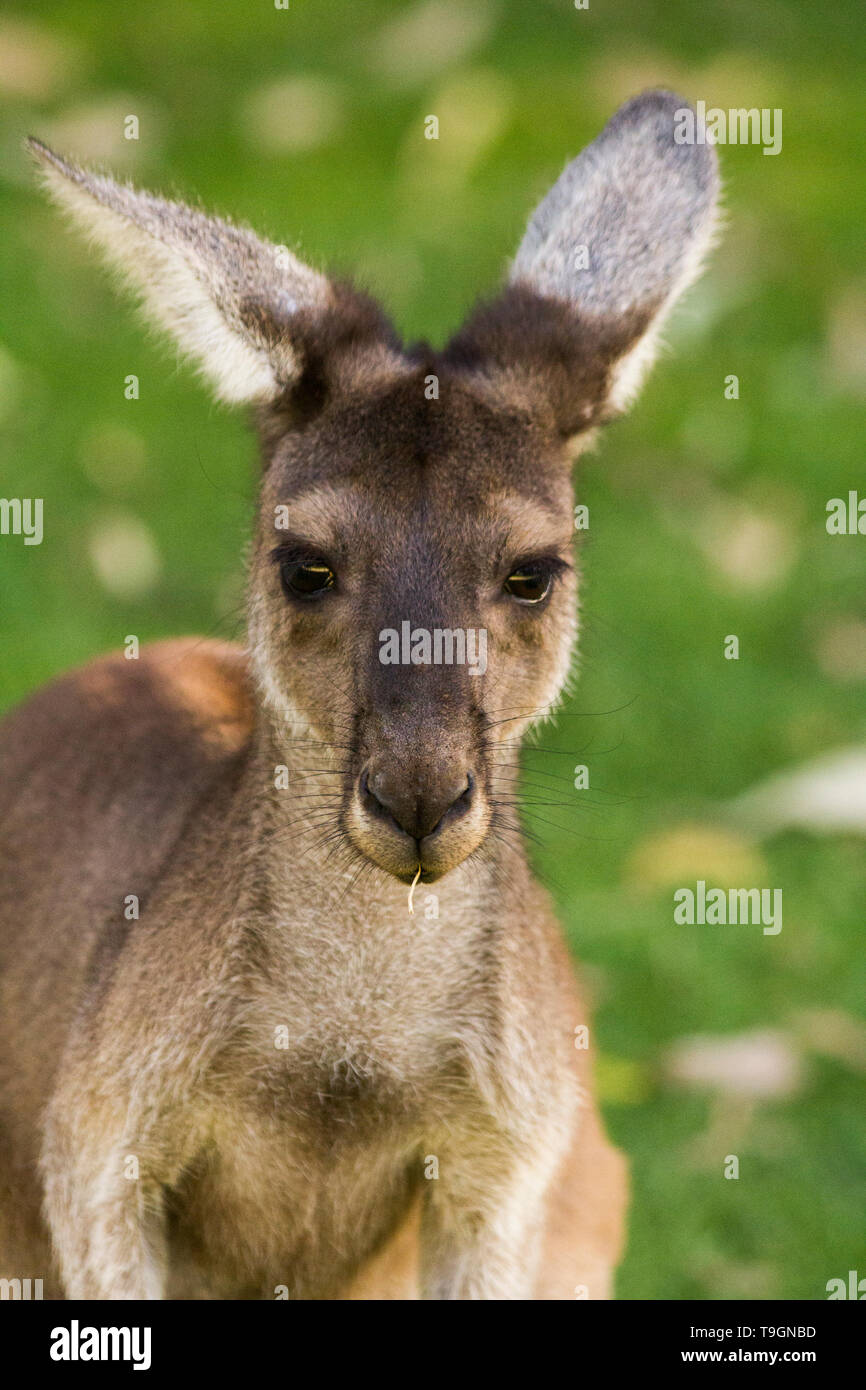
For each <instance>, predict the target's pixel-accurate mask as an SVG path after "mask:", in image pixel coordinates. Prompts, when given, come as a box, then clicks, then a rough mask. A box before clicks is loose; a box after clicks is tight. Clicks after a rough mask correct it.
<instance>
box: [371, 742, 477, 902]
mask: <svg viewBox="0 0 866 1390" xmlns="http://www.w3.org/2000/svg"><path fill="white" fill-rule="evenodd" d="M483 784H484V777H483V772H482V770H481V768H480V767H479V766H478V764H477V762H476V761H475V760H474V759H473V758H472V757H471V755H470V754H469V753H467V752H465V751H457V750H455V749H453V747H452V746H450V744H449V740H448V739H447V738H444V737H443V739H442V743H441V746H440V747H438V748H435V749H427V750H426V751H424V750H419V749H418V748H417V746H416V747H415V748H414V750H412V751H409V750H408V749H407V745H406V741H405V740H402V739H400V740H394V741H393V742H392V743H391V744H390V745H386V746H385V747H384V748H382V749H380V750H379V751H377V752H374V753H373V754H372V755H371V756H370V757H369V758H368V759H367V761H366V763H365V764H364V766H363V768H362V769H361V772H360V773H359V774H358V777H357V779H356V783H355V788H354V792H353V795H352V798H351V803H350V806H349V811H348V816H347V825H348V829H349V834H350V836H351V838H352V840H353V841H354V843H355V845H356V846H357V848H358V849H360V850H361V851H362V852H363V853H364V854H365V855H366V856H367V858H368V859H372V860H373V862H374V863H376V864H378V865H379V866H380V868H383V869H386V870H387V871H388V873H391V874H394V876H395V877H396V878H400V879H402V880H403V881H404V882H411V880H412V879H413V878H414V877H415V876H416V874H417V872H418V868H419V866H420V868H421V878H422V881H423V882H425V883H432V882H433V880H434V879H437V878H441V876H442V875H443V874H445V873H447V872H448V871H449V869H453V868H455V867H456V865H457V864H459V863H461V862H462V860H464V859H465V858H466V857H467V855H469V854H471V853H472V851H473V850H474V849H476V848H477V846H478V845H479V844H480V843H481V841H482V840H483V838H484V836H485V834H486V833H487V827H488V823H489V809H488V804H487V797H486V795H485V793H484V788H483Z"/></svg>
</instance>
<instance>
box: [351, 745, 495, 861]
mask: <svg viewBox="0 0 866 1390" xmlns="http://www.w3.org/2000/svg"><path fill="white" fill-rule="evenodd" d="M476 785H477V783H476V779H475V775H474V774H473V772H472V771H471V769H470V768H468V767H467V766H466V765H465V763H463V762H461V761H459V760H457V761H455V760H453V759H451V758H446V759H445V760H444V761H442V762H439V763H436V762H432V763H430V762H428V763H427V764H426V765H425V766H423V767H420V768H413V769H406V768H405V767H402V768H401V767H399V766H397V765H396V764H394V763H389V761H388V760H387V759H386V758H383V757H379V758H374V759H372V760H371V761H370V762H369V763H368V764H367V766H366V767H365V768H364V770H363V772H362V773H361V777H360V794H361V798H362V801H363V804H364V806H365V808H366V809H367V811H368V812H369V813H370V815H373V816H379V817H381V818H382V819H384V820H388V821H391V822H393V823H394V824H395V825H396V826H397V828H398V829H399V830H402V831H403V833H404V834H406V835H408V836H409V838H410V839H412V840H416V841H417V842H418V843H419V844H420V843H421V841H423V840H425V839H426V838H427V837H428V836H429V835H434V834H435V833H436V832H437V831H438V830H440V829H442V828H444V826H445V824H446V822H453V821H456V820H457V819H459V817H461V816H465V815H466V814H467V813H468V812H469V810H470V808H471V806H472V801H473V796H474V792H475V787H476Z"/></svg>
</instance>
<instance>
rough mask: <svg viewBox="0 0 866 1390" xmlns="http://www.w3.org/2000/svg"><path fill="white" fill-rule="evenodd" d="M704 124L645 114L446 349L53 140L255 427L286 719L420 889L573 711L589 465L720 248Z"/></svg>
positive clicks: (586, 157) (256, 610) (265, 686)
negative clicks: (580, 529) (326, 752)
mask: <svg viewBox="0 0 866 1390" xmlns="http://www.w3.org/2000/svg"><path fill="white" fill-rule="evenodd" d="M684 105H685V103H683V102H682V101H681V100H680V99H679V98H677V97H675V96H673V95H672V94H670V93H662V92H654V93H648V94H646V95H644V96H641V97H638V98H636V99H635V100H633V101H631V102H629V103H628V104H627V105H625V106H624V107H622V109H621V110H620V111H619V112H618V113H617V114H616V115H615V116H614V118H613V119H612V120H611V122H610V123H609V124H608V125H607V127H606V128H605V130H604V131H603V132H602V134H601V135H600V136H599V137H598V139H596V140H595V141H594V143H593V144H592V145H590V146H589V147H588V148H587V149H586V150H584V152H583V153H582V154H581V155H580V156H579V157H578V158H577V159H575V160H574V161H573V162H572V163H571V164H569V165H568V166H567V168H566V169H565V172H564V173H563V174H562V176H561V177H560V178H559V180H558V181H557V183H556V184H555V185H554V187H553V188H552V189H551V191H550V192H549V193H548V194H547V196H546V197H545V198H544V200H543V201H542V203H541V204H540V205H539V207H538V208H537V209H536V211H535V213H534V214H533V216H532V218H531V220H530V222H529V226H528V228H527V231H526V234H525V236H524V238H523V241H522V242H521V245H520V247H519V249H518V252H517V255H516V257H515V260H514V263H513V265H512V268H511V273H510V277H509V281H508V284H507V286H506V288H505V289H504V290H503V291H502V292H501V293H500V294H499V296H498V297H496V298H494V299H493V300H491V301H490V302H488V303H487V304H485V305H483V306H482V307H481V308H479V309H478V310H476V311H475V313H474V314H473V315H472V316H471V317H470V318H469V320H468V322H467V323H466V324H465V325H464V327H463V328H462V329H461V330H460V332H459V333H458V334H457V335H456V336H455V337H454V338H453V339H452V341H451V342H450V343H449V344H448V345H447V346H446V347H445V348H444V350H442V351H433V350H432V349H429V348H428V347H426V346H423V345H422V346H419V347H413V348H408V349H404V348H403V347H402V346H401V344H400V343H399V341H398V339H397V337H396V335H395V333H394V331H393V329H392V328H391V326H390V324H389V323H388V321H387V319H386V318H385V317H384V315H383V314H382V313H381V312H380V311H379V309H378V308H377V307H376V306H375V305H374V304H373V303H372V302H371V301H370V300H368V299H367V298H366V297H365V296H363V295H361V294H359V293H358V292H356V291H355V290H353V289H352V288H351V287H349V286H345V285H342V284H339V283H335V282H333V281H331V280H329V279H327V278H326V277H324V276H323V275H321V274H319V273H317V272H316V271H314V270H311V269H309V268H308V267H306V266H304V265H302V264H301V263H300V262H299V261H298V260H296V259H295V257H294V256H293V255H292V254H291V253H290V252H289V251H287V250H286V248H285V247H277V246H273V245H270V244H268V243H266V242H264V241H261V240H260V239H259V238H258V237H256V236H254V235H253V234H252V233H251V232H249V231H247V230H244V229H240V228H237V227H234V226H231V225H230V224H228V223H226V222H224V221H221V220H219V219H216V218H211V217H207V216H205V215H204V214H202V213H201V212H198V211H195V210H193V209H191V208H189V207H186V206H184V205H183V204H180V203H174V202H167V201H164V200H163V199H161V198H157V197H154V196H152V195H150V194H147V193H141V192H137V191H135V190H134V189H132V188H130V187H128V186H124V185H121V184H118V183H115V182H114V181H113V180H111V179H109V178H106V177H104V176H101V175H97V174H94V173H91V172H88V171H85V170H83V169H81V168H78V167H77V166H74V165H72V164H69V163H67V162H66V161H65V160H63V159H60V158H58V157H57V156H56V155H54V154H52V153H51V152H50V151H48V150H47V149H45V147H44V146H41V145H39V144H38V143H37V142H35V141H34V142H31V147H32V149H33V152H34V154H35V155H36V156H37V158H38V159H39V160H40V162H41V164H42V167H43V170H44V175H45V179H46V181H47V183H48V185H49V188H50V190H51V192H52V193H53V195H54V196H55V197H56V198H57V200H58V201H59V202H60V203H61V204H62V205H63V206H64V207H65V208H67V209H68V210H69V212H70V213H72V214H73V216H74V217H75V219H76V220H77V221H78V222H79V223H80V224H83V226H84V227H85V228H86V229H87V230H88V231H89V232H90V233H91V235H92V237H93V239H94V240H95V241H96V242H97V243H98V245H99V246H100V247H101V248H102V249H103V250H104V251H105V252H106V253H107V255H108V257H109V258H110V259H111V260H112V261H113V262H114V263H115V264H116V265H117V266H118V267H119V268H120V269H121V270H122V272H123V273H124V275H125V276H126V277H127V279H129V280H131V281H132V282H133V283H134V285H135V286H136V287H137V289H138V290H139V292H140V294H141V296H142V300H143V306H144V308H145V309H146V311H147V312H148V313H149V314H150V316H151V318H153V319H155V320H156V322H157V323H158V324H159V325H160V326H161V327H163V328H165V329H167V330H168V331H169V332H170V333H171V334H172V335H173V337H174V338H175V339H176V341H177V343H178V344H179V346H180V348H181V349H182V350H183V351H184V352H185V353H187V354H188V355H189V356H190V357H191V358H192V359H194V361H195V362H196V363H197V364H198V366H199V367H200V369H201V370H202V372H203V373H204V374H205V375H206V376H207V378H208V379H209V380H210V381H211V383H212V384H213V386H214V388H215V390H216V393H217V395H218V396H219V397H220V398H221V399H223V400H225V401H228V402H248V403H251V404H254V405H255V407H256V410H257V418H258V423H259V429H260V434H261V439H262V451H263V461H264V469H263V477H262V483H261V493H260V506H259V512H258V523H257V527H256V534H255V541H254V546H253V551H252V562H251V570H250V580H249V633H250V653H251V660H252V665H253V669H254V672H255V675H256V679H257V684H258V688H259V693H260V701H261V707H262V712H263V717H265V718H267V719H268V720H269V721H270V723H271V724H272V726H273V729H274V731H275V737H276V742H277V746H278V747H279V746H280V740H281V739H284V740H285V742H286V745H288V743H289V742H290V741H291V740H295V741H297V740H304V739H307V740H310V741H311V743H312V742H313V741H315V742H316V744H317V746H318V747H319V748H321V747H322V746H323V745H326V746H327V747H328V748H329V749H330V750H331V751H332V754H333V756H334V757H335V758H336V761H337V763H338V766H339V769H340V771H341V774H342V778H341V785H342V791H341V795H340V805H339V810H335V813H334V814H335V818H336V820H337V822H338V827H337V828H338V833H340V834H341V835H343V836H346V837H348V839H349V840H350V841H351V843H352V844H353V845H354V847H355V848H356V849H357V850H359V851H360V852H361V854H362V855H364V856H365V857H366V858H367V859H368V860H371V861H373V862H374V863H375V864H377V865H379V866H380V867H381V868H382V869H385V870H386V871H388V872H389V873H391V874H393V875H395V876H397V877H398V878H401V879H403V880H410V879H412V878H413V877H414V876H415V875H416V873H417V871H418V869H419V867H420V869H421V871H422V876H423V878H424V880H425V881H432V880H433V879H435V878H437V877H439V876H440V875H442V874H444V873H446V872H447V871H448V870H449V869H451V868H453V867H454V866H456V865H457V864H459V863H460V862H461V861H463V860H465V859H466V858H467V857H468V856H469V855H470V854H472V853H473V852H474V851H475V850H477V849H478V848H479V847H480V846H481V845H482V843H483V842H484V840H485V837H486V836H487V833H488V831H489V829H490V826H491V823H493V822H494V821H495V818H496V811H495V807H496V803H497V795H496V788H497V775H498V774H497V763H498V762H501V761H507V760H508V759H503V758H502V756H501V754H502V750H503V744H504V743H505V742H506V741H507V744H508V745H509V748H511V747H514V744H515V740H516V739H517V738H519V737H520V735H522V734H523V733H524V732H525V730H526V729H527V728H528V727H529V725H530V724H531V723H532V722H533V721H534V720H537V719H538V718H540V717H541V716H542V715H543V714H545V713H548V712H549V711H550V709H551V707H552V706H553V705H554V703H555V702H556V700H557V698H558V696H559V694H560V692H561V691H562V688H563V684H564V682H565V679H566V675H567V672H568V668H569V663H570V657H571V651H572V646H573V643H574V638H575V633H576V589H577V580H576V577H575V572H574V568H573V559H572V554H571V551H572V538H573V496H572V486H571V476H570V474H571V468H570V465H571V460H572V458H573V456H574V454H575V452H576V448H577V447H579V445H580V443H581V442H582V441H585V440H586V439H587V438H588V436H589V435H590V432H591V431H592V430H593V428H594V427H595V426H597V425H598V424H600V423H603V422H604V421H605V420H607V419H609V418H611V417H612V416H614V415H615V414H617V413H618V412H619V411H621V410H622V409H623V408H624V406H625V405H626V404H627V402H628V401H629V400H630V399H631V397H632V396H633V395H634V394H635V392H636V390H637V388H638V386H639V384H640V381H641V378H642V376H643V373H644V372H645V370H646V368H647V367H648V365H649V362H650V360H651V358H652V352H653V342H654V338H655V336H656V333H657V330H658V327H659V325H660V323H661V322H662V320H663V319H664V316H665V315H666V313H667V311H668V309H669V308H670V306H671V305H672V303H673V302H674V300H675V299H676V298H677V296H678V295H679V293H680V292H681V291H682V289H683V288H684V287H685V286H686V285H687V284H688V283H689V281H690V280H691V279H692V278H694V276H695V274H696V273H697V271H698V269H699V265H700V261H701V257H702V255H703V253H704V251H705V250H706V248H707V246H708V243H709V240H710V237H711V233H712V227H713V217H714V208H715V202H716V192H717V174H716V161H715V155H714V152H713V150H712V148H711V147H709V146H707V145H705V144H703V145H683V144H677V143H676V142H675V140H674V126H675V122H674V113H675V111H677V110H678V109H681V108H682V107H683V106H684ZM497 750H499V752H500V758H499V759H498V758H497Z"/></svg>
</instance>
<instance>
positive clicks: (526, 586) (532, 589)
mask: <svg viewBox="0 0 866 1390" xmlns="http://www.w3.org/2000/svg"><path fill="white" fill-rule="evenodd" d="M552 584H553V575H552V573H551V572H550V570H549V569H548V568H547V567H546V566H545V565H521V566H520V568H519V569H516V570H514V571H513V573H512V574H509V576H508V578H507V579H506V581H505V592H506V593H507V594H510V595H511V597H512V598H516V599H517V601H518V603H541V601H542V599H546V598H547V595H548V594H549V593H550V589H551V585H552Z"/></svg>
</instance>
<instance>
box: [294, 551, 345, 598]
mask: <svg viewBox="0 0 866 1390" xmlns="http://www.w3.org/2000/svg"><path fill="white" fill-rule="evenodd" d="M280 578H281V579H282V581H283V588H284V589H285V591H286V593H287V594H289V595H291V596H292V597H293V598H318V597H319V595H320V594H324V593H326V592H327V591H328V589H333V587H334V584H335V583H336V580H337V576H336V575H335V574H334V571H333V570H332V569H331V566H330V565H326V564H325V562H324V560H311V561H310V562H309V563H308V564H303V565H299V564H298V563H297V561H292V560H285V561H283V563H282V564H281V566H280Z"/></svg>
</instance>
